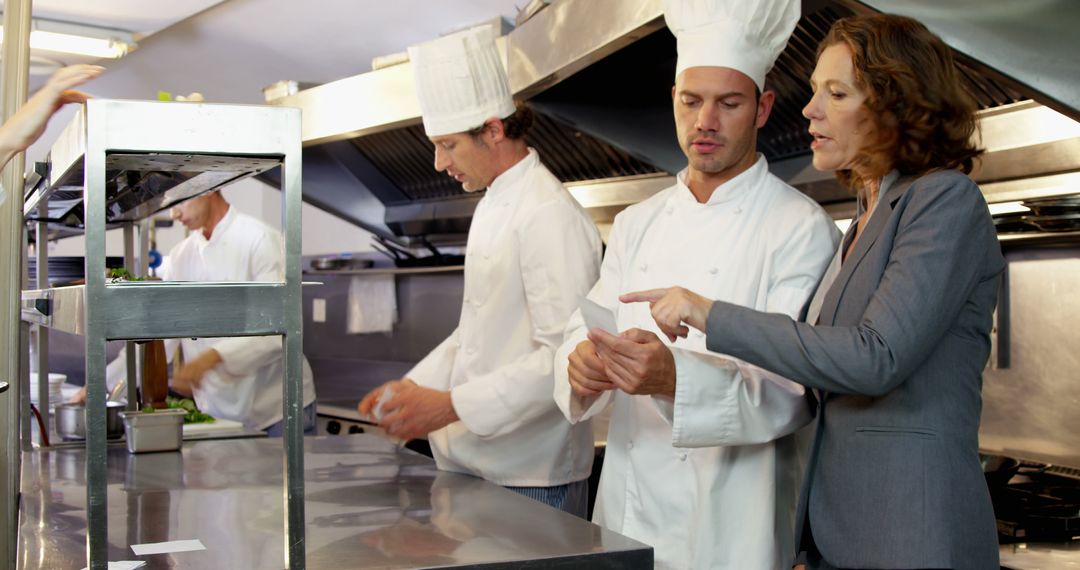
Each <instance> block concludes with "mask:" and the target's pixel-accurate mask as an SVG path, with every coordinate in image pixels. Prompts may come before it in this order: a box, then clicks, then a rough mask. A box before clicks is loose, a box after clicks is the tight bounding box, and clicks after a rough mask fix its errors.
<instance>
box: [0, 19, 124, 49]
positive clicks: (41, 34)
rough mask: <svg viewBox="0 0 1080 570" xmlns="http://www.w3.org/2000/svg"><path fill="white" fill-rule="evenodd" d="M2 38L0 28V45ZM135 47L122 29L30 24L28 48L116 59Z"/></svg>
mask: <svg viewBox="0 0 1080 570" xmlns="http://www.w3.org/2000/svg"><path fill="white" fill-rule="evenodd" d="M3 37H4V31H3V28H0V42H2V41H3ZM135 47H136V43H135V38H134V37H133V36H132V34H131V33H129V32H125V31H123V30H113V29H109V28H99V27H96V26H86V25H82V24H72V23H69V22H59V21H55V20H40V19H34V20H32V21H31V24H30V49H35V50H43V51H52V52H59V53H70V54H74V55H82V56H87V57H100V58H109V59H118V58H121V57H124V56H125V55H127V54H128V52H130V51H131V50H133V49H135Z"/></svg>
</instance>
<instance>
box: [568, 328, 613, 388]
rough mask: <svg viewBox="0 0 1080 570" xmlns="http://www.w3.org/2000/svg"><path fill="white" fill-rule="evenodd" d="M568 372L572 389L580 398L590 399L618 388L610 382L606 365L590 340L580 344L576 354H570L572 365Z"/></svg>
mask: <svg viewBox="0 0 1080 570" xmlns="http://www.w3.org/2000/svg"><path fill="white" fill-rule="evenodd" d="M566 371H567V373H568V375H569V380H570V389H571V390H572V391H573V392H574V395H576V396H578V397H581V398H588V397H590V396H595V395H597V394H600V393H601V392H604V391H606V390H614V389H615V388H616V386H615V384H612V382H611V380H608V377H607V370H605V368H604V363H603V361H601V360H600V356H599V355H597V353H596V347H595V346H593V343H592V341H590V340H583V341H581V342H579V343H578V345H577V348H575V349H574V352H571V353H570V364H569V366H567V369H566Z"/></svg>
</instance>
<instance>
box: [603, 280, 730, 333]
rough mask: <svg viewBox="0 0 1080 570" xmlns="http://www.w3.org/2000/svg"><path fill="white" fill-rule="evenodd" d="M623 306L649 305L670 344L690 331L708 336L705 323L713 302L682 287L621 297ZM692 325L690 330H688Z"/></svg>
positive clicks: (639, 292) (654, 318) (653, 290)
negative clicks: (695, 330)
mask: <svg viewBox="0 0 1080 570" xmlns="http://www.w3.org/2000/svg"><path fill="white" fill-rule="evenodd" d="M619 301H622V302H623V303H648V304H649V311H650V312H651V313H652V317H653V320H655V321H656V326H658V327H660V331H661V332H663V333H664V334H665V335H667V337H668V340H670V341H671V342H675V339H676V338H679V337H683V338H686V335H687V334H689V333H690V328H689V327H694V328H695V329H698V330H699V331H702V332H705V322H706V321H707V320H708V318H709V310H710V309H712V304H713V301H712V299H708V298H705V297H702V296H701V295H698V294H697V293H694V292H693V291H690V290H688V289H683V288H682V287H668V288H667V289H649V290H647V291H636V292H633V293H627V294H625V295H620V296H619ZM687 325H689V326H687Z"/></svg>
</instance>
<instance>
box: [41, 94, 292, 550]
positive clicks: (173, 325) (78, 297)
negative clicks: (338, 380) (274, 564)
mask: <svg viewBox="0 0 1080 570" xmlns="http://www.w3.org/2000/svg"><path fill="white" fill-rule="evenodd" d="M50 156H51V161H50V164H51V167H50V172H49V176H48V182H47V184H44V185H40V187H39V188H38V190H37V191H35V193H34V194H32V195H30V196H28V197H27V199H26V202H25V205H24V208H23V214H24V217H25V219H26V220H27V222H31V221H34V222H36V223H37V225H38V226H39V229H41V226H44V225H47V224H54V225H57V224H59V225H66V226H69V227H70V226H72V225H74V226H76V227H79V226H80V225H81V229H82V230H83V232H84V234H85V239H86V284H85V285H83V286H76V287H64V288H56V289H45V288H41V289H38V290H28V291H24V292H23V294H22V305H21V316H22V319H23V320H24V321H25V322H28V323H33V324H37V325H40V326H42V327H49V328H56V329H58V330H64V331H67V332H71V333H75V334H79V335H83V336H84V337H85V339H86V381H87V387H88V388H87V426H86V432H87V439H86V489H87V544H88V550H87V561H88V565H89V567H90V569H91V570H99V569H101V570H105V569H106V568H107V566H108V559H107V551H108V540H107V536H108V527H107V523H108V521H107V505H108V502H107V499H108V497H107V491H106V474H107V472H106V438H105V399H106V386H105V368H106V364H107V361H106V353H105V343H106V342H107V341H109V340H129V341H130V340H135V339H151V338H182V337H211V336H213V337H218V336H255V335H281V336H282V337H283V340H282V342H283V344H284V349H285V350H284V363H285V371H286V373H285V382H284V388H283V390H284V401H285V405H284V406H285V410H284V415H285V424H286V430H285V438H284V444H285V445H284V450H285V453H284V463H285V477H284V486H285V506H286V508H285V510H284V512H285V516H284V525H285V532H284V537H285V544H284V558H285V559H284V564H283V565H284V566H285V567H288V568H291V569H302V568H304V566H305V556H304V554H305V538H304V464H303V457H304V456H303V447H304V440H303V425H302V422H303V394H302V390H303V388H302V362H303V360H302V358H301V357H300V355H301V352H302V346H303V337H302V328H303V318H302V312H301V302H302V296H301V290H300V289H301V265H300V207H301V191H300V180H301V171H300V168H301V166H300V165H301V154H300V111H299V110H298V109H293V108H285V107H267V106H241V105H213V104H201V103H173V102H158V101H120V100H97V99H95V100H91V101H89V102H88V103H87V105H86V106H85V107H83V108H82V109H81V110H80V111H79V112H78V114H77V115H76V117H75V119H74V120H73V121H72V122H71V123H70V124H69V125H68V127H67V128H66V129H65V130H64V132H63V133H62V135H61V136H60V138H59V140H58V141H57V143H56V144H55V145H54V146H53V148H52V151H51V155H50ZM276 167H281V169H282V176H281V185H282V188H281V190H282V202H283V207H282V211H283V212H284V216H283V218H284V219H283V227H284V228H285V229H284V232H283V233H284V238H285V239H284V246H285V272H286V278H285V281H284V282H280V283H242V282H241V283H234V282H230V283H180V282H168V283H163V282H126V283H108V282H106V279H105V230H106V228H107V227H115V226H117V225H122V226H123V227H124V228H125V245H126V247H125V249H126V250H127V254H128V255H127V256H126V257H128V262H129V263H131V253H132V250H133V245H132V243H133V238H132V229H133V225H134V224H136V223H137V222H138V221H139V220H141V219H144V218H146V217H148V216H151V215H153V214H154V213H155V212H158V211H160V210H163V209H165V208H168V207H170V206H172V205H174V204H176V203H179V202H182V201H183V200H186V199H188V198H191V197H193V196H197V195H199V194H201V193H204V192H207V191H210V190H214V189H217V188H220V187H221V186H223V185H225V184H228V183H231V182H234V181H236V180H239V179H241V178H245V177H248V176H251V175H254V174H257V173H259V172H262V171H265V170H268V169H271V168H276ZM80 217H81V219H80ZM80 222H81V224H80ZM40 249H42V248H39V250H40ZM43 261H45V260H43V258H42V257H39V258H38V263H39V267H41V266H42V265H43ZM39 286H40V285H39ZM129 346H130V345H129ZM133 361H134V356H133V351H129V362H128V366H129V370H130V369H131V368H132V367H133ZM132 384H133V383H132ZM29 453H33V452H32V451H31V452H29Z"/></svg>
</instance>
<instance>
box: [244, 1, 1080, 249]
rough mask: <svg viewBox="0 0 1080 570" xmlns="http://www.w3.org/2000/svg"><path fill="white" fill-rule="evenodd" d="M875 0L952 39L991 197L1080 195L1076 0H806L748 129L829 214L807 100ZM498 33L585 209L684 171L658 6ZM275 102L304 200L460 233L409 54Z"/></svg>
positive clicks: (539, 132)
mask: <svg viewBox="0 0 1080 570" xmlns="http://www.w3.org/2000/svg"><path fill="white" fill-rule="evenodd" d="M875 10H880V11H884V12H894V13H903V14H907V15H910V16H913V17H915V18H917V19H919V20H920V21H922V22H924V23H926V24H927V26H928V27H930V28H931V29H932V30H933V31H935V32H936V33H938V34H939V35H940V36H942V38H943V39H945V41H946V43H948V44H949V45H950V46H952V47H953V48H954V50H955V51H956V53H957V57H958V60H959V62H960V65H961V67H962V70H963V74H964V79H965V81H966V82H967V84H968V87H969V89H970V90H971V92H972V93H973V94H975V96H976V97H977V99H978V101H979V104H980V107H981V108H982V109H983V111H982V136H983V139H982V144H983V146H985V147H986V148H987V149H988V151H989V152H988V153H987V154H986V155H985V157H984V158H983V160H982V161H981V164H980V166H979V167H978V170H977V171H976V172H975V173H974V177H975V178H976V180H977V181H979V182H980V184H981V186H982V187H983V190H984V192H985V193H986V194H987V198H988V201H990V202H1000V201H1012V200H1025V199H1034V198H1045V197H1048V196H1060V195H1066V194H1073V193H1078V192H1080V126H1078V123H1077V119H1080V111H1078V109H1080V89H1077V83H1078V81H1080V80H1078V78H1077V76H1076V73H1075V70H1077V69H1080V51H1078V50H1076V49H1075V47H1074V45H1073V41H1072V36H1073V34H1074V33H1075V30H1073V29H1071V28H1070V26H1069V24H1070V23H1075V22H1077V21H1080V3H1077V2H1074V1H1071V0H1042V1H1039V2H1013V1H1011V0H978V1H976V0H970V1H969V0H956V1H953V2H948V3H942V2H940V1H934V0H904V1H900V0H866V1H865V2H855V1H854V0H804V2H803V17H802V19H801V21H800V22H799V25H798V27H797V29H796V31H795V33H794V35H793V37H792V39H791V41H790V42H789V44H788V47H787V49H786V50H785V51H784V53H783V54H782V55H781V57H780V59H779V61H778V62H777V64H776V66H775V68H774V69H773V71H772V72H771V73H770V74H769V78H768V83H769V85H770V86H771V88H772V89H773V90H774V91H776V93H777V103H776V105H775V107H774V110H773V114H772V116H771V117H770V119H769V121H768V124H767V125H766V126H765V127H764V128H763V129H762V130H761V132H760V133H759V137H758V138H759V141H758V147H759V148H758V150H759V151H761V152H762V153H764V155H765V156H766V157H767V158H768V159H769V162H770V165H771V168H772V170H773V171H774V172H775V173H776V174H778V175H779V176H780V177H781V178H783V179H785V180H787V181H788V182H789V183H791V184H793V185H794V186H796V187H797V188H799V189H800V190H802V191H803V192H805V193H806V194H808V195H810V196H811V197H813V198H815V199H816V200H818V201H819V202H820V203H822V204H823V205H825V206H826V208H827V209H829V210H830V212H831V213H833V215H834V216H835V217H847V216H848V215H850V212H851V211H853V210H854V203H853V200H852V197H851V195H850V194H849V193H848V192H847V191H846V190H845V189H843V188H842V187H840V185H839V184H837V183H836V182H835V180H833V179H832V177H831V176H830V175H828V174H822V173H818V172H816V171H815V170H814V169H813V168H812V166H811V163H810V154H809V150H808V149H809V136H808V134H807V128H808V124H807V122H806V120H805V119H804V118H803V117H802V114H801V110H802V107H803V105H804V104H805V102H806V101H807V100H808V99H809V97H810V92H809V88H808V86H807V78H808V77H809V76H810V73H811V71H812V70H813V66H814V61H815V53H816V47H817V45H818V43H819V41H820V40H821V39H822V38H823V37H824V35H825V33H826V32H827V30H828V28H829V26H830V25H831V23H832V22H833V21H835V20H836V19H838V18H841V17H844V16H847V15H850V14H855V13H866V12H872V11H875ZM499 42H500V47H501V51H502V52H503V53H504V55H505V57H506V62H507V69H508V77H509V80H510V84H511V89H512V91H513V92H514V93H515V96H516V97H517V98H519V99H522V100H526V101H528V102H529V103H530V104H531V105H532V107H533V108H534V110H535V111H537V114H538V124H537V125H536V126H535V127H534V132H533V133H532V134H531V136H530V141H529V142H530V144H531V145H532V146H534V147H536V148H537V149H538V150H539V151H540V154H541V159H542V160H543V161H544V162H545V163H546V164H547V165H548V167H549V168H551V170H552V171H553V172H554V173H555V174H556V176H558V177H559V178H560V179H561V180H563V181H564V182H566V183H568V185H569V186H570V187H571V190H572V192H574V194H575V197H577V198H578V199H579V200H580V201H582V203H583V204H584V205H586V206H587V207H588V208H590V211H591V212H592V213H593V216H594V219H596V220H598V221H599V222H603V221H606V220H610V218H611V216H613V215H614V213H615V212H617V211H618V210H619V209H621V208H622V207H625V206H626V205H628V204H630V203H633V202H636V201H639V200H641V199H643V198H644V197H647V196H648V195H650V194H651V193H653V192H655V191H657V190H659V189H661V188H663V187H665V186H666V185H668V184H669V183H670V182H671V175H672V173H674V172H677V171H678V170H680V169H682V168H683V167H684V166H685V163H686V159H685V157H684V156H683V154H682V152H681V150H680V149H679V147H678V145H677V142H676V139H675V136H674V129H675V127H674V120H673V118H672V110H671V86H672V83H673V76H674V69H675V58H676V53H675V40H674V37H673V36H672V35H671V34H670V32H669V31H668V30H667V28H666V27H665V26H664V21H663V18H662V14H661V2H660V0H560V1H557V2H554V3H552V4H551V5H549V6H547V7H546V8H544V9H542V10H540V11H539V12H538V13H536V14H535V15H534V16H532V17H531V18H530V19H528V20H527V21H525V22H524V23H522V24H521V25H519V26H518V27H517V28H516V29H514V30H513V31H512V32H510V33H509V34H507V35H505V36H503V37H501V38H499ZM273 103H274V104H277V105H285V106H295V107H300V108H301V109H302V110H303V116H304V120H303V139H304V145H305V146H304V179H303V185H304V199H305V200H307V201H308V202H310V203H312V204H314V205H316V206H318V207H320V208H322V209H325V210H327V211H329V212H331V213H333V214H335V215H338V216H340V217H342V218H344V219H345V220H347V221H350V222H352V223H354V224H356V225H358V226H361V227H363V228H365V229H367V230H369V231H371V232H373V233H376V234H379V235H383V236H385V237H389V238H393V239H397V240H398V241H399V242H402V243H409V242H411V241H413V240H416V239H419V238H421V237H426V238H427V239H431V240H432V241H435V242H437V243H438V242H439V241H442V242H444V243H445V242H452V241H460V240H462V239H463V238H464V235H465V233H466V231H467V228H468V223H469V220H470V218H471V214H472V211H473V209H474V208H475V205H476V203H477V202H478V201H479V198H480V196H479V195H477V194H466V193H465V192H463V191H462V190H461V188H460V186H459V185H458V184H456V183H455V182H454V181H453V180H452V179H451V178H449V177H448V176H446V175H444V174H441V173H437V172H435V170H434V168H433V167H432V164H433V162H434V148H433V147H432V145H431V143H430V142H428V140H427V138H426V137H425V136H424V134H423V129H422V127H421V125H420V109H419V104H418V103H417V100H416V97H415V95H414V92H413V85H412V70H411V68H410V64H409V63H408V62H406V63H403V64H400V65H396V66H392V67H387V68H383V69H379V70H376V71H372V72H369V73H364V74H361V75H357V76H354V77H349V78H346V79H342V80H339V81H335V82H332V83H328V84H325V85H321V86H318V87H314V88H311V89H307V90H304V91H300V92H299V93H296V94H293V95H289V96H286V97H283V98H281V99H278V100H275V101H273ZM264 176H266V175H264ZM270 176H272V174H270Z"/></svg>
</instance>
